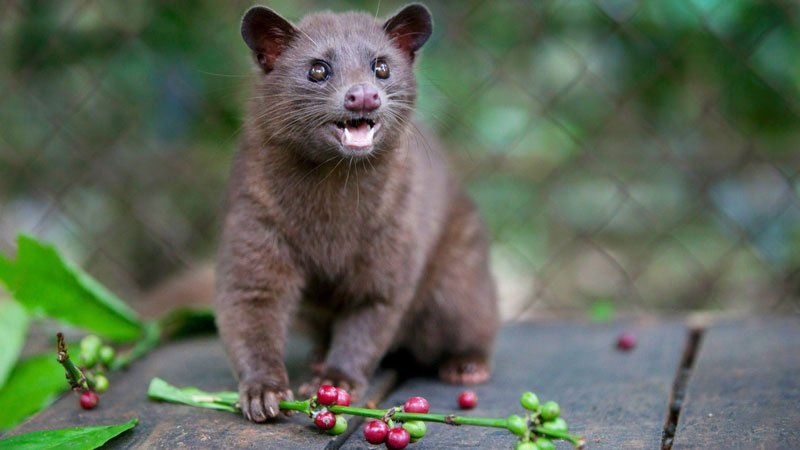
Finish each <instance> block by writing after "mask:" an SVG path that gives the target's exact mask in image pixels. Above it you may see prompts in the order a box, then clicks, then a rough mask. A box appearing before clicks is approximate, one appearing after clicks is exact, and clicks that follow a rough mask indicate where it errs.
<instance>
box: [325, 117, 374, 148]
mask: <svg viewBox="0 0 800 450" xmlns="http://www.w3.org/2000/svg"><path fill="white" fill-rule="evenodd" d="M334 125H335V127H334V129H333V132H334V135H335V136H336V139H337V140H338V141H339V142H341V143H342V147H344V148H345V149H347V150H354V151H356V152H359V151H360V152H364V151H366V150H369V149H371V148H372V142H373V138H374V137H375V133H377V132H378V130H379V129H380V127H381V124H380V123H377V122H375V121H374V120H372V119H367V118H364V117H360V118H357V119H348V120H340V121H338V122H336V123H335V124H334Z"/></svg>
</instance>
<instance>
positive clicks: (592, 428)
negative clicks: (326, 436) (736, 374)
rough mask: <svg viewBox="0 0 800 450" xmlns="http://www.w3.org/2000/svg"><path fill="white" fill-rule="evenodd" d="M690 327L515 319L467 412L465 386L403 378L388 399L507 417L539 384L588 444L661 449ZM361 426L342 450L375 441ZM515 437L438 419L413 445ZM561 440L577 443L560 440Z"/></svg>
mask: <svg viewBox="0 0 800 450" xmlns="http://www.w3.org/2000/svg"><path fill="white" fill-rule="evenodd" d="M625 329H627V330H632V331H633V332H634V333H635V334H636V335H637V338H638V345H637V346H636V348H635V349H634V350H633V351H631V352H620V351H618V350H616V349H615V348H614V346H615V343H616V338H617V336H618V335H619V333H620V332H621V331H623V330H625ZM687 335H688V330H687V329H686V327H685V326H684V325H683V324H681V323H678V322H670V323H662V322H658V323H657V322H647V323H612V324H601V325H598V324H585V323H582V322H561V323H547V324H525V325H513V326H509V327H506V328H505V329H504V330H503V331H502V333H501V336H500V338H499V342H498V347H497V351H496V355H495V359H494V366H495V369H494V375H493V378H492V380H491V382H490V383H488V384H485V385H481V386H477V387H475V388H474V390H475V391H476V392H477V393H478V396H479V401H478V408H476V409H474V410H471V411H468V412H460V411H459V410H458V408H457V405H456V398H457V395H458V393H459V392H460V391H461V390H463V387H459V386H451V385H446V384H443V383H440V382H438V381H435V380H431V379H422V378H415V379H411V380H408V381H407V382H405V383H404V384H403V385H401V386H400V387H399V389H397V390H396V391H395V392H393V393H392V394H390V396H389V397H388V399H387V401H386V402H384V403H383V405H382V406H383V407H389V406H392V405H399V404H402V403H403V402H404V401H405V399H406V398H408V397H409V396H412V395H421V396H424V397H426V398H427V399H428V400H429V402H430V404H431V411H432V412H443V413H462V414H464V415H470V416H474V417H507V416H508V415H510V414H519V413H521V412H523V410H522V408H521V407H520V406H519V402H518V398H519V395H520V394H521V393H522V392H524V391H526V390H533V391H534V392H536V393H537V394H538V395H539V398H540V399H541V400H542V401H545V400H556V401H557V402H558V403H559V404H560V405H561V410H562V416H563V417H564V418H565V419H566V420H567V422H568V423H569V425H570V427H571V431H572V432H574V433H577V434H582V435H584V436H585V437H586V438H587V444H588V447H589V448H592V449H597V448H614V449H624V448H630V449H642V448H652V449H655V448H660V447H661V438H662V431H663V427H664V422H665V419H666V415H667V408H668V402H669V394H670V391H671V388H672V384H673V381H674V377H675V373H676V369H677V367H678V365H679V361H680V359H681V354H682V350H683V346H684V343H685V341H686V338H687ZM362 433H363V430H358V432H356V433H354V434H353V436H351V438H350V439H349V440H348V441H347V442H346V443H345V445H344V446H343V447H342V448H344V449H369V448H375V447H374V446H370V445H369V444H368V443H367V442H366V441H365V440H364V438H363V434H362ZM515 441H516V439H515V437H514V436H512V435H511V434H510V433H508V432H507V431H505V430H501V429H491V428H477V427H452V426H447V425H442V424H430V425H429V427H428V434H427V436H426V437H425V438H423V439H422V440H420V441H419V442H417V443H416V444H413V447H409V448H413V449H414V450H423V449H441V448H482V449H488V448H491V449H503V448H508V449H511V448H513V446H514V442H515ZM559 448H569V446H568V445H566V444H563V443H560V444H559Z"/></svg>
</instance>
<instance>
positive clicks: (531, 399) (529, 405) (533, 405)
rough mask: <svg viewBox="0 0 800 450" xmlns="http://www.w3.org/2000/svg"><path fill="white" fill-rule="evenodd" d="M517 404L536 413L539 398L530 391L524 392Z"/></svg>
mask: <svg viewBox="0 0 800 450" xmlns="http://www.w3.org/2000/svg"><path fill="white" fill-rule="evenodd" d="M519 404H520V405H522V407H523V408H525V409H527V410H528V411H536V410H537V409H539V397H537V396H536V394H534V393H533V392H531V391H528V392H525V393H524V394H522V396H521V397H520V398H519Z"/></svg>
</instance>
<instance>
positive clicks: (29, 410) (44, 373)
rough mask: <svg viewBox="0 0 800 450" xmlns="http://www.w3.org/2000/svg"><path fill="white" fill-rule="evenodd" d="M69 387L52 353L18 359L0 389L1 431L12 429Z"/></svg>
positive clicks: (62, 370)
mask: <svg viewBox="0 0 800 450" xmlns="http://www.w3.org/2000/svg"><path fill="white" fill-rule="evenodd" d="M68 388H69V384H68V383H67V381H66V380H65V379H64V369H63V368H62V367H61V365H60V364H59V363H58V362H57V361H56V357H55V352H54V353H53V354H50V353H45V354H42V355H37V356H32V357H30V358H28V359H26V360H23V361H20V363H19V364H17V366H16V367H14V370H12V371H11V375H10V376H9V377H8V381H7V382H6V384H5V386H3V388H2V389H0V430H5V429H8V428H11V427H13V426H14V425H16V424H18V423H19V422H21V421H22V420H23V419H25V418H26V417H28V416H29V415H31V414H34V413H36V412H38V411H39V410H41V409H43V408H45V407H46V406H47V405H49V404H50V403H52V401H53V400H55V398H56V397H57V396H58V394H60V393H61V392H63V391H65V390H67V389H68Z"/></svg>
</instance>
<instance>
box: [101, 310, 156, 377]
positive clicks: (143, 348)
mask: <svg viewBox="0 0 800 450" xmlns="http://www.w3.org/2000/svg"><path fill="white" fill-rule="evenodd" d="M160 343H161V325H160V324H159V323H158V322H157V321H152V322H146V323H145V324H144V336H143V337H142V339H141V340H140V341H138V342H137V343H136V345H134V346H133V348H132V349H130V351H128V352H126V353H124V354H122V355H120V356H119V357H118V358H117V359H116V360H115V361H114V363H113V364H111V367H109V369H111V370H118V369H124V368H125V367H128V365H129V364H130V363H132V362H134V361H136V360H137V359H139V358H141V357H142V356H144V355H146V354H147V353H149V352H150V350H152V349H154V348H155V347H156V346H158V344H160Z"/></svg>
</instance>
